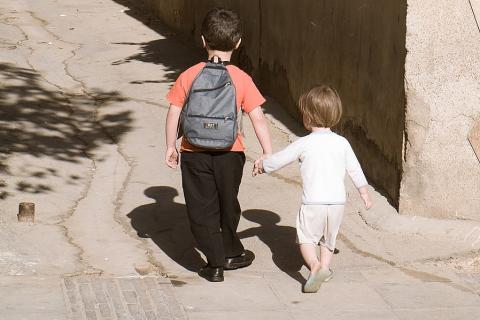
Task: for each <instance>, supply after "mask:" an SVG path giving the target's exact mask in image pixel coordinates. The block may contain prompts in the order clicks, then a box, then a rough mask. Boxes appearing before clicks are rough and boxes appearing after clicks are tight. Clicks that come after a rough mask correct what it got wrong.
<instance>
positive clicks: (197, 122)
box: [179, 59, 241, 150]
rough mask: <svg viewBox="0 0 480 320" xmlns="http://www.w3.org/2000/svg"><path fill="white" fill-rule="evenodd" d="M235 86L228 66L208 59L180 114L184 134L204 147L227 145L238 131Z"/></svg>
mask: <svg viewBox="0 0 480 320" xmlns="http://www.w3.org/2000/svg"><path fill="white" fill-rule="evenodd" d="M239 118H241V111H240V115H239V114H237V102H236V97H235V87H234V85H233V82H232V78H231V77H230V74H229V73H228V70H227V68H226V66H225V65H224V64H223V63H222V61H221V60H220V59H219V62H218V63H215V62H213V59H212V60H211V61H208V62H207V63H206V65H205V67H203V69H202V71H201V72H200V73H199V74H198V75H197V77H196V78H195V80H193V83H192V86H191V88H190V91H189V93H188V96H187V98H186V100H185V104H184V106H183V109H182V114H181V116H180V124H179V125H180V127H181V130H182V133H183V136H184V137H185V138H186V139H187V140H188V142H190V143H191V144H192V145H194V146H196V147H200V148H204V149H217V150H219V149H227V148H229V147H231V146H232V145H233V144H234V143H235V140H236V139H237V134H238V131H239V125H238V121H237V120H238V119H239Z"/></svg>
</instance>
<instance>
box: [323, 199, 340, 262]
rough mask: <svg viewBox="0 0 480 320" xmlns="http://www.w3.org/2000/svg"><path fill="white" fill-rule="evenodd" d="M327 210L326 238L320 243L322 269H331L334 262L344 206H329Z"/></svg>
mask: <svg viewBox="0 0 480 320" xmlns="http://www.w3.org/2000/svg"><path fill="white" fill-rule="evenodd" d="M326 208H327V212H328V213H327V227H326V229H325V231H326V232H325V234H324V238H323V239H322V241H320V245H321V246H320V264H321V267H322V269H329V268H330V263H331V262H332V257H333V252H334V249H335V245H336V239H337V234H338V230H339V229H340V225H341V224H342V219H343V211H344V206H343V205H328V206H326Z"/></svg>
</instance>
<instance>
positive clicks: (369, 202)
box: [360, 192, 372, 210]
mask: <svg viewBox="0 0 480 320" xmlns="http://www.w3.org/2000/svg"><path fill="white" fill-rule="evenodd" d="M360 197H362V200H363V203H364V204H365V209H367V210H368V209H370V208H371V207H372V200H370V196H369V195H368V192H361V193H360Z"/></svg>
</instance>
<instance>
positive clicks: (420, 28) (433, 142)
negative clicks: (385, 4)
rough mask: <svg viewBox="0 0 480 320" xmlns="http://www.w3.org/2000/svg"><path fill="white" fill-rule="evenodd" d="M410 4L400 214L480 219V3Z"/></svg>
mask: <svg viewBox="0 0 480 320" xmlns="http://www.w3.org/2000/svg"><path fill="white" fill-rule="evenodd" d="M471 4H472V6H473V10H472V7H471V6H470V3H469V1H460V0H409V1H408V16H407V39H406V44H407V49H408V54H407V58H406V74H405V88H406V95H407V114H406V141H407V143H406V148H405V165H404V175H403V179H402V183H401V195H400V212H402V213H403V212H404V213H411V214H418V215H428V216H431V217H449V218H463V219H474V220H477V221H479V220H480V163H479V162H478V159H477V158H476V156H475V153H474V151H473V149H472V147H471V146H470V144H469V142H468V141H467V136H468V133H469V131H470V130H471V129H472V128H473V126H474V123H475V121H479V120H480V30H479V29H478V26H477V24H476V21H475V16H474V12H475V11H476V15H477V19H478V18H480V1H479V0H472V1H471Z"/></svg>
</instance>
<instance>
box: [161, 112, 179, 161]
mask: <svg viewBox="0 0 480 320" xmlns="http://www.w3.org/2000/svg"><path fill="white" fill-rule="evenodd" d="M181 112H182V109H181V108H179V107H177V106H174V105H173V104H171V105H170V108H169V109H168V114H167V121H166V124H165V142H166V144H167V151H166V152H165V163H166V164H167V166H169V167H170V168H172V169H175V168H177V165H178V151H177V146H176V143H177V130H178V119H179V118H180V113H181Z"/></svg>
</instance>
